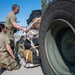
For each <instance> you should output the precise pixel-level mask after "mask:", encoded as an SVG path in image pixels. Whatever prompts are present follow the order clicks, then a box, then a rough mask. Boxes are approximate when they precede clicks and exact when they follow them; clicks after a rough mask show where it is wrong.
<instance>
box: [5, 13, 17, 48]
mask: <svg viewBox="0 0 75 75" xmlns="http://www.w3.org/2000/svg"><path fill="white" fill-rule="evenodd" d="M15 22H16V16H15V14H14V13H13V12H10V13H9V14H8V15H7V17H6V23H5V25H6V27H7V32H6V33H7V35H8V37H9V39H10V42H11V48H12V49H14V33H15V32H16V30H17V29H15V28H14V27H13V25H12V24H13V23H15Z"/></svg>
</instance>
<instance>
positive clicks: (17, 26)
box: [12, 22, 27, 32]
mask: <svg viewBox="0 0 75 75" xmlns="http://www.w3.org/2000/svg"><path fill="white" fill-rule="evenodd" d="M12 25H13V27H15V28H16V29H19V30H23V31H24V32H26V31H27V29H26V28H22V27H21V26H19V25H18V24H17V23H16V22H14V23H12Z"/></svg>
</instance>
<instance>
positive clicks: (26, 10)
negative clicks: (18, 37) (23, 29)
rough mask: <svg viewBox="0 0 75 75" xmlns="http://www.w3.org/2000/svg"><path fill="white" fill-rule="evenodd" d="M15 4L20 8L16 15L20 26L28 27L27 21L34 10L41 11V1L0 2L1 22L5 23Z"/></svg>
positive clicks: (5, 0)
mask: <svg viewBox="0 0 75 75" xmlns="http://www.w3.org/2000/svg"><path fill="white" fill-rule="evenodd" d="M13 4H18V5H19V6H20V12H19V14H17V15H16V16H17V20H18V21H20V23H19V25H20V26H27V23H26V20H27V19H28V18H29V15H30V13H31V12H32V10H38V9H41V0H0V21H5V19H6V16H7V14H8V13H9V12H11V8H12V5H13Z"/></svg>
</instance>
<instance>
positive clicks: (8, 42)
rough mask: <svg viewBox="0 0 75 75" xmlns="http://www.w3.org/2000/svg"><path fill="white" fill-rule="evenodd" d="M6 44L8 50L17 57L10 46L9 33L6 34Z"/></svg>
mask: <svg viewBox="0 0 75 75" xmlns="http://www.w3.org/2000/svg"><path fill="white" fill-rule="evenodd" d="M5 45H6V50H7V51H8V52H9V54H10V55H11V56H12V57H13V58H14V59H15V56H14V54H13V51H12V49H11V47H10V40H9V37H8V36H7V35H5Z"/></svg>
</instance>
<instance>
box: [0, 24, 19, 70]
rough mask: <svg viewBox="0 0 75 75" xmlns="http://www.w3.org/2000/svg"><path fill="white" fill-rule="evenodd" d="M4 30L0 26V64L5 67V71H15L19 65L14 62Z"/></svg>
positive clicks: (1, 25) (3, 27)
mask: <svg viewBox="0 0 75 75" xmlns="http://www.w3.org/2000/svg"><path fill="white" fill-rule="evenodd" d="M5 31H6V28H5V26H4V25H3V24H0V64H4V65H6V69H7V70H17V69H19V68H20V64H19V63H18V62H17V61H16V60H15V56H14V54H13V51H12V49H11V47H10V40H9V38H8V36H7V35H6V34H4V32H5Z"/></svg>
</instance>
